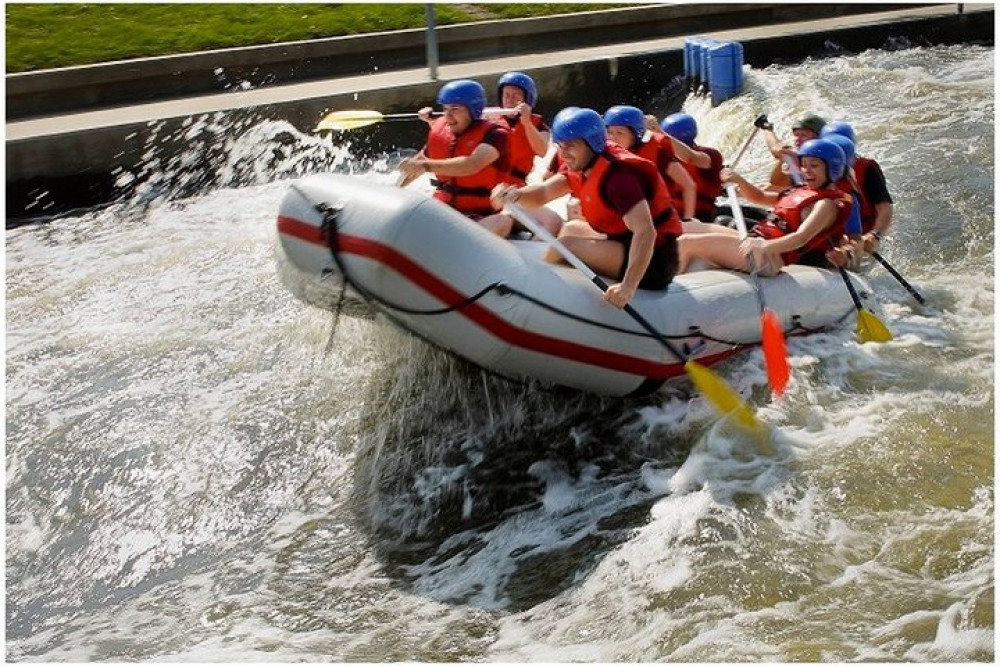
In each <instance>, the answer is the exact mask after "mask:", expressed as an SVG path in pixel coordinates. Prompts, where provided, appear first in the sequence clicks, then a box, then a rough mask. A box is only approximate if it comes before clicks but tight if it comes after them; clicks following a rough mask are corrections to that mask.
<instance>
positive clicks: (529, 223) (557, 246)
mask: <svg viewBox="0 0 1000 666" xmlns="http://www.w3.org/2000/svg"><path fill="white" fill-rule="evenodd" d="M507 210H508V211H510V213H511V214H512V215H513V216H514V217H516V218H517V221H518V222H520V223H521V224H523V225H524V226H525V227H527V228H528V230H529V231H530V232H531V233H533V234H535V235H536V236H538V237H539V238H541V239H542V240H544V241H545V242H546V243H548V245H549V247H551V248H553V249H554V250H555V251H556V252H558V253H559V255H560V256H561V257H562V258H563V259H565V260H566V261H567V262H569V264H570V265H571V266H573V267H574V268H576V269H577V270H578V271H580V272H581V273H583V274H584V275H586V276H587V279H589V280H590V281H591V282H593V283H594V284H595V285H597V287H598V288H599V289H600V290H601V291H602V292H606V291H607V290H608V283H607V282H605V281H604V278H602V277H601V276H600V275H598V274H597V273H595V272H594V270H593V269H592V268H591V267H590V266H588V265H587V264H585V263H583V261H582V260H581V259H580V258H579V257H577V256H576V255H575V254H573V253H572V252H570V251H569V248H567V247H566V246H565V245H563V244H562V243H561V242H560V241H559V239H558V238H556V237H555V236H553V235H552V232H550V231H549V230H548V229H546V228H545V227H543V226H542V225H541V224H539V223H538V222H536V221H535V218H534V217H532V216H531V214H530V213H528V212H527V211H526V210H524V208H522V207H521V206H519V205H518V204H516V203H508V204H507ZM622 309H623V310H625V312H627V313H628V315H629V316H630V317H632V319H634V320H635V321H636V322H637V323H638V324H639V325H640V326H642V327H643V328H644V329H646V331H647V332H649V334H650V335H652V336H653V337H654V338H656V340H657V342H659V343H660V344H661V345H663V346H664V347H666V348H667V349H668V350H669V351H670V353H671V354H673V355H674V356H676V357H677V358H678V359H680V360H681V362H683V363H687V361H688V357H687V355H686V354H684V353H682V352H681V350H680V349H678V348H677V346H676V345H674V344H673V343H672V342H670V341H669V340H667V339H666V338H665V337H663V335H661V334H660V332H659V331H657V330H656V328H655V327H654V326H653V325H652V324H650V323H649V322H648V321H647V320H646V318H645V317H643V316H642V315H641V314H639V313H638V311H636V309H635V308H633V307H632V305H631V304H630V303H626V304H625V307H624V308H622Z"/></svg>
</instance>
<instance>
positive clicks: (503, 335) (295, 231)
mask: <svg viewBox="0 0 1000 666" xmlns="http://www.w3.org/2000/svg"><path fill="white" fill-rule="evenodd" d="M278 232H279V233H282V234H285V235H287V236H292V237H294V238H298V239H300V240H304V241H306V242H309V243H314V244H316V245H321V246H323V247H327V244H326V239H325V238H323V233H322V231H321V230H320V228H319V227H316V226H314V225H312V224H308V223H306V222H302V221H301V220H297V219H295V218H292V217H287V216H284V215H279V216H278ZM338 242H339V246H340V249H341V251H342V252H347V253H350V254H354V255H357V256H360V257H365V258H368V259H372V260H374V261H378V262H380V263H382V264H384V265H386V266H388V267H389V268H391V269H393V270H394V271H396V272H397V273H399V274H400V275H402V276H403V277H405V278H406V279H408V280H409V281H410V282H412V283H413V284H415V285H417V286H419V287H420V288H422V289H423V290H424V291H426V292H427V293H429V294H431V295H432V296H434V297H435V298H437V299H438V300H440V301H442V302H443V303H444V304H445V305H449V306H451V305H457V304H459V303H461V302H463V301H464V300H466V298H467V296H466V295H465V294H463V293H462V292H460V291H458V290H457V289H455V288H454V287H452V286H451V285H450V284H448V283H447V282H444V281H443V280H441V279H440V278H438V277H437V276H435V275H434V274H433V273H430V272H429V271H427V270H426V269H424V267H423V266H421V265H420V264H418V263H416V262H414V261H413V260H412V259H410V258H409V257H407V256H406V255H404V254H402V253H400V252H399V251H398V250H396V249H394V248H392V247H389V246H388V245H384V244H382V243H379V242H378V241H374V240H371V239H370V238H363V237H360V236H352V235H350V234H344V233H340V234H339V236H338ZM457 312H458V313H460V314H462V315H463V316H465V317H466V318H467V319H469V320H471V321H473V322H475V323H476V324H478V325H479V326H481V327H482V328H484V329H485V330H487V331H489V332H490V333H491V334H492V335H494V336H496V337H497V338H499V339H501V340H503V341H504V342H507V343H508V344H511V345H514V346H517V347H522V348H524V349H528V350H531V351H535V352H539V353H543V354H548V355H550V356H558V357H560V358H566V359H569V360H571V361H576V362H579V363H586V364H588V365H593V366H597V367H601V368H607V369H609V370H615V371H618V372H625V373H628V374H633V375H639V376H641V377H648V378H650V379H666V378H668V377H676V376H678V375H682V374H684V365H683V364H682V363H655V362H653V361H648V360H645V359H641V358H636V357H634V356H625V355H624V354H618V353H616V352H612V351H608V350H606V349H598V348H596V347H588V346H585V345H580V344H577V343H574V342H568V341H566V340H561V339H559V338H553V337H550V336H547V335H541V334H539V333H534V332H532V331H528V330H526V329H523V328H519V327H517V326H514V325H512V324H511V323H510V322H508V321H506V320H504V319H502V318H501V317H498V316H497V315H496V314H495V313H494V312H492V311H491V310H489V309H487V308H485V307H483V306H482V305H480V304H478V303H471V304H469V305H467V306H465V307H464V308H462V309H460V310H457ZM735 351H736V350H732V351H729V352H723V353H721V354H716V355H714V356H710V357H705V358H703V359H701V360H700V362H702V363H705V364H708V363H713V362H715V361H718V360H721V359H723V358H725V357H727V356H730V355H731V354H733V353H735Z"/></svg>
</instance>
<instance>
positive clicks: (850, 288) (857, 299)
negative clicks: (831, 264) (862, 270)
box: [837, 266, 864, 312]
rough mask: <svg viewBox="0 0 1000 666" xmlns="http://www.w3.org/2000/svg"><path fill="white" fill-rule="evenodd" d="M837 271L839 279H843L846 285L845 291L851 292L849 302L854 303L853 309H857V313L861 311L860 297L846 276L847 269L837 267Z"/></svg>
mask: <svg viewBox="0 0 1000 666" xmlns="http://www.w3.org/2000/svg"><path fill="white" fill-rule="evenodd" d="M837 270H838V271H840V277H842V278H844V284H846V285H847V291H849V292H851V300H852V301H854V307H856V308H857V309H858V312H860V311H861V310H863V309H864V308H863V306H862V305H861V297H860V296H858V292H857V290H856V289H855V288H854V283H853V282H851V278H850V277H848V275H847V269H845V268H844V267H843V266H838V267H837Z"/></svg>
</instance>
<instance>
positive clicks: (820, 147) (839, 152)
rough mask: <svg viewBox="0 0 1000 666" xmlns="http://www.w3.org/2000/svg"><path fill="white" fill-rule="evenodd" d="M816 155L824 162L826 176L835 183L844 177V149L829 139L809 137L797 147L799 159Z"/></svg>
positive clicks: (845, 163)
mask: <svg viewBox="0 0 1000 666" xmlns="http://www.w3.org/2000/svg"><path fill="white" fill-rule="evenodd" d="M803 157H817V158H819V159H821V160H823V162H824V163H825V164H826V177H827V180H829V181H830V182H833V183H836V182H837V181H838V180H840V179H841V178H843V177H844V171H845V170H846V169H847V156H846V155H844V149H843V148H841V147H840V146H838V145H837V144H836V143H834V142H833V141H830V140H829V139H809V140H808V141H806V142H805V143H803V144H802V146H801V147H799V159H801V158H803Z"/></svg>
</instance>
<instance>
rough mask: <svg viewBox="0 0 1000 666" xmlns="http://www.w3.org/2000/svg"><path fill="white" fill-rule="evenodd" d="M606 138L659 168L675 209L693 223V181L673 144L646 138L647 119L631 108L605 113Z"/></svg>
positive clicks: (662, 137)
mask: <svg viewBox="0 0 1000 666" xmlns="http://www.w3.org/2000/svg"><path fill="white" fill-rule="evenodd" d="M604 126H605V128H606V129H607V132H608V138H609V139H611V140H612V141H614V142H615V143H617V144H618V145H619V146H621V147H622V148H624V149H625V150H628V151H631V152H633V153H635V154H636V155H638V156H639V157H644V158H646V159H647V160H649V161H650V162H652V163H653V164H655V165H656V166H657V167H659V169H660V173H661V175H662V176H663V179H664V181H665V182H666V183H667V187H668V188H669V189H670V193H671V196H672V197H673V200H674V207H676V208H677V209H678V211H679V212H680V213H681V217H682V219H684V220H685V221H687V220H693V219H694V214H695V205H696V203H697V196H698V192H697V190H696V189H695V182H694V179H693V178H691V174H689V173H688V172H687V169H685V168H684V167H683V166H682V165H681V163H680V161H679V160H678V159H677V155H676V154H675V153H674V146H673V142H672V141H671V140H670V138H669V137H667V136H666V135H664V134H653V133H650V135H649V138H647V139H645V140H643V139H644V137H645V136H646V116H645V114H643V112H642V111H641V110H640V109H639V108H637V107H634V106H626V105H618V106H613V107H611V108H610V109H608V110H607V111H606V112H605V114H604Z"/></svg>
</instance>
